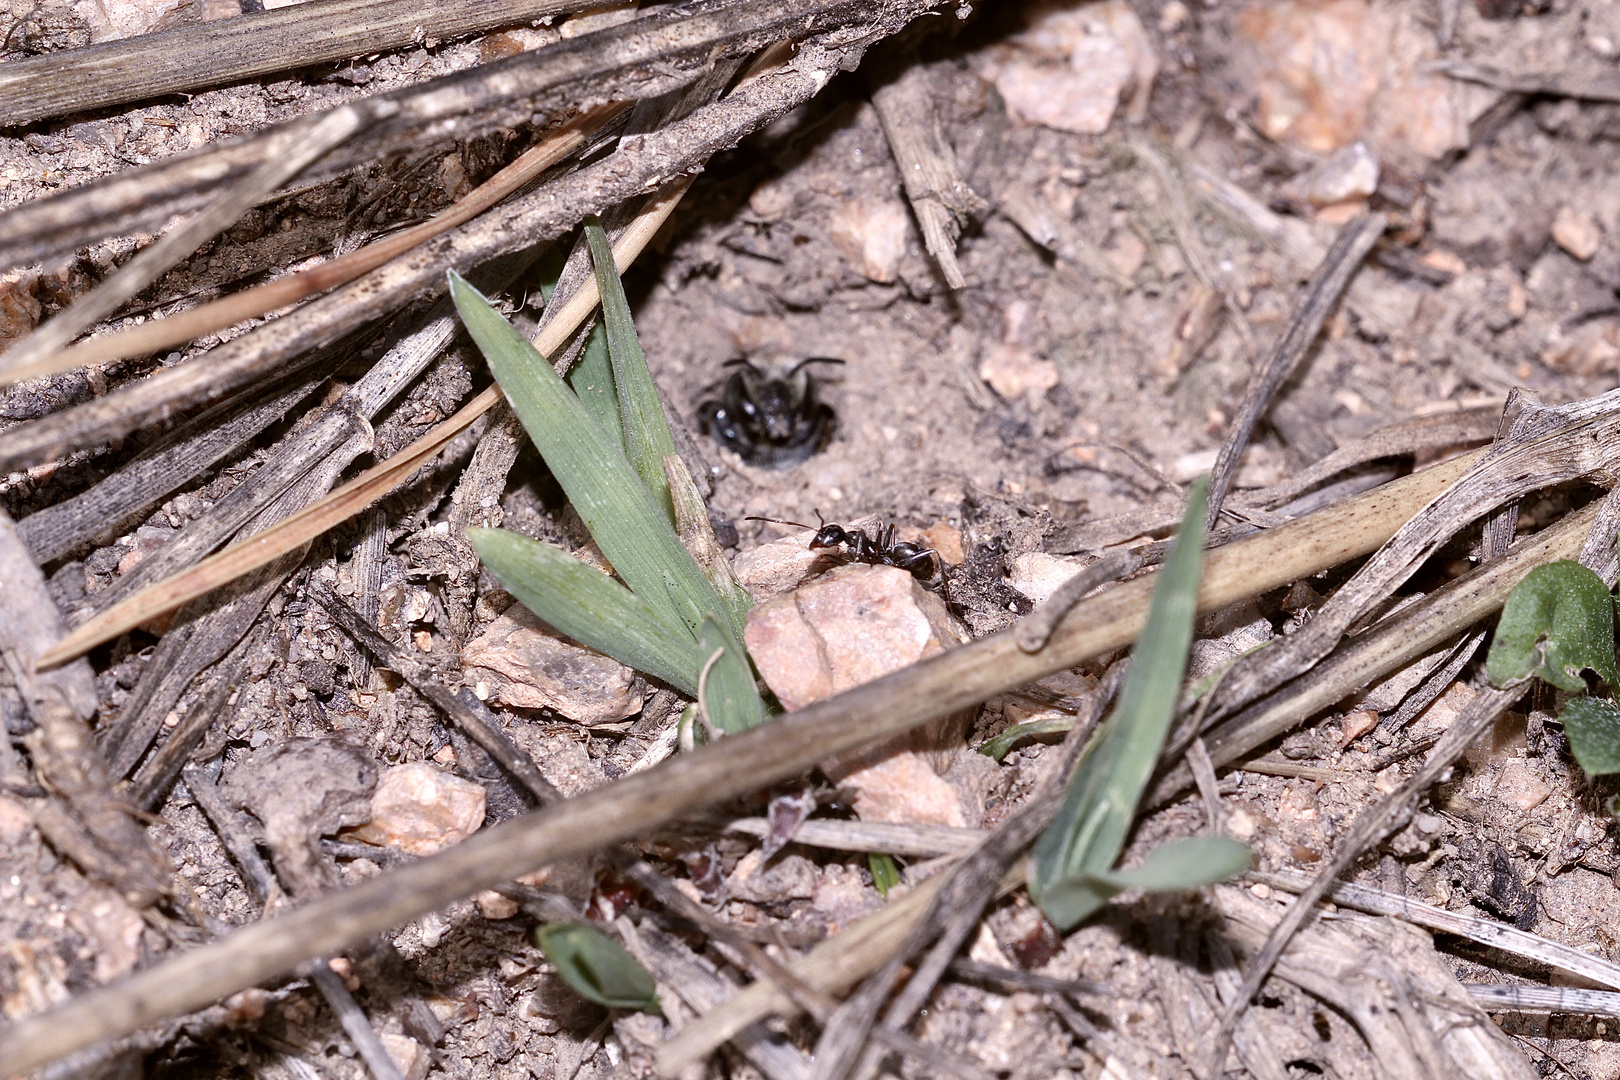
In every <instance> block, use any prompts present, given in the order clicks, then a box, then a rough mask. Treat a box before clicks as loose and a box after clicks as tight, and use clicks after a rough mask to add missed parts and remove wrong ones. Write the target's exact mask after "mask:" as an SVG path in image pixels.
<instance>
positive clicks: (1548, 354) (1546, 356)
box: [1541, 319, 1620, 375]
mask: <svg viewBox="0 0 1620 1080" xmlns="http://www.w3.org/2000/svg"><path fill="white" fill-rule="evenodd" d="M1541 362H1542V363H1543V364H1545V365H1547V366H1548V367H1550V368H1552V369H1553V370H1554V371H1563V372H1567V373H1569V374H1571V375H1598V374H1601V373H1603V372H1606V371H1614V370H1615V369H1616V368H1620V325H1617V324H1616V323H1614V322H1613V321H1611V320H1608V319H1594V320H1593V321H1591V322H1588V323H1583V324H1582V325H1580V326H1578V327H1576V328H1575V330H1574V332H1573V333H1571V334H1569V335H1568V336H1560V337H1558V338H1557V339H1555V340H1553V341H1551V342H1549V343H1548V345H1547V347H1546V348H1545V349H1544V350H1542V353H1541Z"/></svg>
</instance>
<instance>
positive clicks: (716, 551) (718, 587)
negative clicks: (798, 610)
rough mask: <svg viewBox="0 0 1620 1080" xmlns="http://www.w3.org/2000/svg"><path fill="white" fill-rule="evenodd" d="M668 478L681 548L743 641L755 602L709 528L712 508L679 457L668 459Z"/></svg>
mask: <svg viewBox="0 0 1620 1080" xmlns="http://www.w3.org/2000/svg"><path fill="white" fill-rule="evenodd" d="M664 476H665V477H666V478H667V479H668V480H669V495H670V501H671V502H672V503H674V506H675V531H676V532H678V533H679V534H680V537H681V544H682V545H683V546H685V548H686V550H687V551H690V552H691V553H692V558H694V559H696V560H697V564H698V565H699V566H701V567H702V568H703V575H704V576H705V577H707V578H708V579H709V584H710V585H713V586H714V591H715V592H716V593H717V594H719V596H720V602H721V603H722V604H724V605H725V608H726V615H727V616H729V617H730V620H731V632H732V633H733V634H735V635H736V636H737V640H738V641H741V640H742V638H743V631H744V630H745V629H747V626H748V613H749V611H751V610H753V607H754V598H753V597H752V596H750V595H749V593H748V590H747V589H745V588H743V587H742V585H741V584H740V583H739V582H738V581H737V577H736V575H735V574H733V573H732V572H731V561H730V560H729V559H727V558H726V553H725V552H724V551H722V550H720V542H719V541H718V540H716V539H715V538H714V526H713V525H711V524H709V508H708V507H707V506H705V505H704V504H703V496H701V495H699V494H698V489H697V484H695V483H694V482H693V481H692V473H691V472H690V471H689V470H688V469H687V467H686V462H685V461H684V460H682V459H681V456H680V455H679V454H670V455H669V456H668V457H666V458H664Z"/></svg>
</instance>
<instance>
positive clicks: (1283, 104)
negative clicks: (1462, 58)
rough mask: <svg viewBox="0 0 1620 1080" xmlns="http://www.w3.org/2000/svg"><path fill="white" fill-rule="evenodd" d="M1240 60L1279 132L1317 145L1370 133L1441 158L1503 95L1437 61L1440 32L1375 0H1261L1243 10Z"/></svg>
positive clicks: (1378, 144) (1268, 121)
mask: <svg viewBox="0 0 1620 1080" xmlns="http://www.w3.org/2000/svg"><path fill="white" fill-rule="evenodd" d="M1237 29H1238V34H1237V38H1238V41H1237V54H1238V56H1239V57H1240V58H1241V59H1240V62H1239V64H1238V65H1237V67H1236V68H1235V70H1236V72H1237V74H1238V76H1239V77H1240V78H1242V79H1244V80H1245V81H1246V82H1247V83H1248V85H1249V86H1250V88H1251V90H1252V91H1253V93H1254V94H1255V96H1256V99H1257V110H1256V121H1257V126H1258V127H1259V128H1260V130H1261V131H1262V132H1263V133H1264V134H1265V135H1266V136H1267V137H1268V138H1271V139H1277V140H1282V141H1287V142H1291V143H1294V144H1295V145H1298V146H1303V147H1306V148H1307V149H1311V150H1315V151H1318V152H1328V151H1332V150H1337V149H1338V148H1340V147H1342V146H1347V145H1349V144H1351V143H1353V142H1355V141H1357V140H1362V139H1364V140H1366V141H1367V142H1368V143H1370V144H1371V145H1372V146H1374V147H1375V148H1377V149H1378V150H1379V152H1380V156H1385V155H1386V154H1388V153H1394V154H1395V155H1396V156H1397V157H1416V158H1427V159H1433V158H1437V157H1440V156H1442V155H1443V154H1446V153H1448V152H1450V151H1452V150H1456V149H1462V148H1464V147H1466V146H1468V142H1469V125H1470V124H1471V123H1472V121H1473V120H1474V119H1475V118H1476V117H1478V116H1479V115H1480V113H1481V112H1483V111H1484V110H1485V109H1486V108H1489V107H1490V105H1491V104H1492V103H1493V102H1494V101H1495V100H1496V98H1497V97H1498V93H1497V92H1496V91H1494V90H1491V89H1490V88H1488V87H1479V86H1466V85H1462V84H1461V83H1460V81H1459V80H1453V79H1447V78H1446V77H1445V76H1442V75H1439V74H1438V73H1435V72H1433V71H1431V70H1429V68H1428V65H1429V63H1430V62H1432V61H1433V60H1434V59H1435V58H1436V56H1437V52H1436V47H1435V44H1434V31H1433V29H1432V27H1428V26H1424V25H1421V24H1420V23H1419V22H1418V21H1417V20H1416V19H1414V18H1413V17H1412V13H1410V12H1407V11H1405V10H1403V9H1399V8H1397V7H1395V6H1394V5H1380V4H1373V3H1369V2H1368V0H1266V2H1260V0H1255V2H1252V3H1250V4H1249V5H1248V7H1246V8H1245V9H1244V10H1243V13H1242V14H1241V15H1240V16H1239V18H1238V26H1237Z"/></svg>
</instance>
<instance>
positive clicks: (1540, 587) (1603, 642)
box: [1485, 559, 1620, 692]
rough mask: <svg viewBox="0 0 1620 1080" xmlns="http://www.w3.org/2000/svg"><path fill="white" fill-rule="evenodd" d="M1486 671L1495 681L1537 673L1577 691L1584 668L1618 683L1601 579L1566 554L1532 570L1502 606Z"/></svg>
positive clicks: (1610, 615) (1610, 603) (1608, 603)
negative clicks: (1566, 556)
mask: <svg viewBox="0 0 1620 1080" xmlns="http://www.w3.org/2000/svg"><path fill="white" fill-rule="evenodd" d="M1485 670H1486V672H1487V673H1488V674H1489V675H1490V677H1491V682H1492V683H1493V684H1495V685H1496V686H1505V685H1506V684H1508V683H1511V682H1517V681H1518V680H1520V679H1523V678H1526V677H1528V676H1530V675H1536V676H1539V677H1540V678H1543V679H1545V680H1546V681H1548V682H1550V683H1552V684H1553V685H1554V686H1556V687H1558V688H1559V689H1560V690H1569V691H1572V692H1578V691H1582V690H1585V689H1586V683H1585V681H1584V680H1583V679H1582V678H1581V673H1582V672H1584V671H1593V672H1595V673H1596V674H1597V676H1598V677H1599V678H1600V679H1602V680H1603V681H1604V682H1605V683H1606V684H1608V685H1609V686H1615V685H1616V684H1617V683H1620V677H1617V676H1616V674H1615V663H1614V600H1613V599H1612V598H1611V597H1610V596H1609V589H1608V587H1607V586H1606V585H1604V584H1603V579H1602V578H1600V577H1598V576H1597V575H1596V574H1594V573H1593V572H1592V571H1590V570H1588V569H1587V568H1586V567H1584V566H1582V565H1581V564H1580V563H1577V562H1571V561H1570V560H1568V559H1561V560H1559V561H1558V562H1551V563H1547V564H1545V565H1543V566H1538V567H1536V568H1535V569H1534V570H1532V571H1530V573H1529V574H1528V575H1526V577H1525V579H1524V580H1523V581H1521V582H1520V583H1519V585H1518V587H1517V588H1516V589H1514V590H1513V592H1512V593H1511V594H1510V595H1509V596H1508V598H1507V603H1505V604H1503V605H1502V617H1501V619H1500V620H1498V622H1497V624H1496V636H1495V637H1494V638H1493V639H1492V641H1491V651H1490V653H1489V654H1488V655H1487V656H1486V658H1485Z"/></svg>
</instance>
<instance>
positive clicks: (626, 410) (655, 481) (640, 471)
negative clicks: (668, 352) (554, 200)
mask: <svg viewBox="0 0 1620 1080" xmlns="http://www.w3.org/2000/svg"><path fill="white" fill-rule="evenodd" d="M585 241H586V243H588V244H590V246H591V261H592V262H593V263H595V264H596V287H597V289H598V290H599V291H600V292H601V294H602V323H603V325H604V326H606V327H607V345H608V359H609V360H610V361H611V362H612V364H613V385H614V389H615V390H616V391H617V393H618V395H619V415H620V416H621V417H622V418H623V428H624V446H625V453H626V455H627V456H628V457H629V458H630V464H631V465H633V466H635V469H636V474H637V475H639V476H640V477H641V482H642V483H643V484H645V485H647V490H648V491H650V492H652V495H653V500H654V501H655V502H657V503H658V505H659V506H660V507H661V508H662V509H663V511H664V513H666V514H667V515H669V520H670V522H671V523H672V524H673V523H674V521H675V510H674V508H673V506H671V504H670V496H669V482H668V481H667V480H665V479H664V458H665V456H666V455H669V454H673V453H675V439H674V437H673V436H672V435H671V434H670V433H669V418H668V417H666V416H665V415H664V405H663V403H662V402H661V401H659V400H658V387H657V386H656V385H655V384H654V383H653V378H652V372H650V371H648V370H647V357H646V356H645V355H644V354H643V353H642V351H641V341H640V339H638V338H637V337H636V324H635V323H634V322H633V321H632V320H631V318H630V302H629V301H628V300H626V299H625V296H624V282H622V281H620V280H619V270H618V267H617V266H615V265H614V262H613V248H612V246H611V245H609V244H608V238H607V233H606V232H605V231H604V230H603V229H602V223H601V222H600V221H598V220H597V219H596V218H594V217H590V218H586V219H585Z"/></svg>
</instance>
